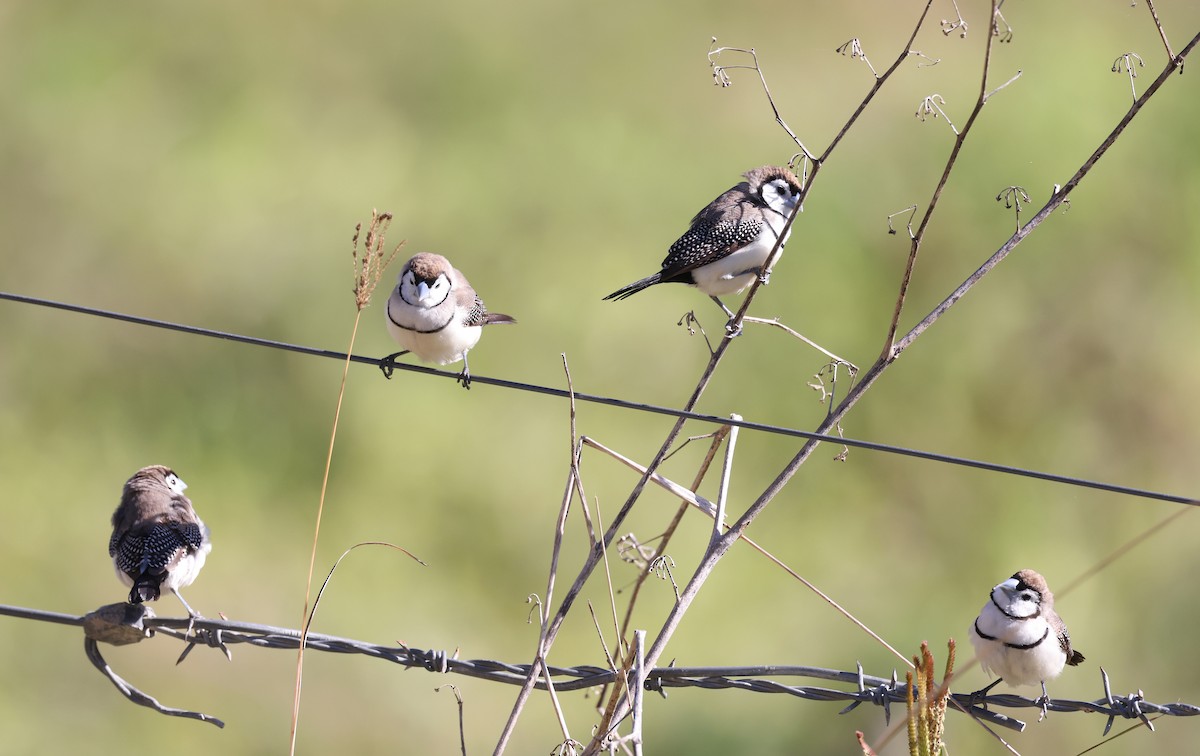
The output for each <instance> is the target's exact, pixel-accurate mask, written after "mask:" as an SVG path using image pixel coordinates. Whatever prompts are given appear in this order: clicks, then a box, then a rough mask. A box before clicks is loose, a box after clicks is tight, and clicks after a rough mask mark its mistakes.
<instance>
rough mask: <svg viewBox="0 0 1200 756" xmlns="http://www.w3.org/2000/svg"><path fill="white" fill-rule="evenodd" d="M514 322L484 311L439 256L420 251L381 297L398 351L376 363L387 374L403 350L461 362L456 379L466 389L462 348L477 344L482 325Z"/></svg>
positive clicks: (464, 279) (467, 373) (465, 283)
mask: <svg viewBox="0 0 1200 756" xmlns="http://www.w3.org/2000/svg"><path fill="white" fill-rule="evenodd" d="M516 322H517V321H516V320H515V319H514V318H512V317H510V316H508V315H501V314H500V313H497V312H488V310H487V307H485V306H484V304H483V300H482V299H480V298H479V295H478V294H476V293H475V290H474V289H473V288H471V284H470V283H469V282H468V281H467V277H466V276H464V275H463V274H462V271H460V270H458V269H457V268H455V267H454V266H453V265H451V264H450V261H449V260H447V259H446V258H445V257H442V256H441V255H435V254H432V253H430V252H421V253H420V254H417V255H414V256H413V257H412V259H410V260H409V261H408V262H406V263H404V268H403V269H401V271H400V275H399V277H398V279H397V281H396V288H394V289H392V294H391V296H390V297H388V301H387V327H388V332H389V333H390V334H391V335H392V338H393V339H395V340H396V342H397V343H398V344H400V346H402V347H404V351H401V352H396V353H395V354H390V355H388V356H387V357H384V358H383V360H382V362H381V363H380V365H379V367H380V369H381V370H383V374H384V375H385V376H386V377H388V378H391V377H392V370H394V369H395V366H396V358H397V357H399V356H401V355H404V354H408V353H409V352H412V353H413V354H415V355H416V356H417V357H419V358H420V359H422V360H424V361H425V362H434V363H437V364H439V365H448V364H450V363H452V362H458V361H459V360H462V363H463V369H462V372H461V373H459V376H458V381H459V383H461V384H462V386H463V388H466V389H469V388H471V373H470V366H469V364H468V362H467V352H469V351H471V348H472V347H474V346H475V345H476V344H478V343H479V337H480V336H481V335H482V334H483V327H484V326H485V325H492V324H494V323H516Z"/></svg>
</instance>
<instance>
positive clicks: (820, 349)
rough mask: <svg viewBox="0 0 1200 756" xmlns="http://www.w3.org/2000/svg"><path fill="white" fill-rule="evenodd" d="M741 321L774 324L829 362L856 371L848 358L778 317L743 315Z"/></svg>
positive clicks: (855, 366) (856, 368)
mask: <svg viewBox="0 0 1200 756" xmlns="http://www.w3.org/2000/svg"><path fill="white" fill-rule="evenodd" d="M742 322H743V323H760V324H762V325H769V326H775V327H776V328H780V329H783V331H784V332H786V333H787V334H788V335H790V336H792V337H793V338H796V339H799V340H800V341H803V342H804V343H805V344H808V345H809V346H810V347H812V348H813V349H816V350H817V351H818V352H820V353H821V354H823V355H825V356H826V357H828V358H829V359H830V361H831V362H834V363H841V364H843V365H848V366H849V367H850V369H851V371H853V372H852V373H851V374H853V373H856V372H858V366H857V365H855V364H854V363H853V362H851V361H850V360H844V359H842V358H841V357H838V356H837V355H836V354H834V353H833V352H831V351H829V350H828V349H826V348H825V347H823V346H821V345H820V344H818V343H817V342H815V341H813V340H812V339H810V338H808V337H807V336H805V335H804V334H802V333H800V332H799V331H797V330H795V329H794V328H791V327H789V326H786V325H784V324H783V323H781V322H779V318H752V317H745V318H742Z"/></svg>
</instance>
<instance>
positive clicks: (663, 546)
mask: <svg viewBox="0 0 1200 756" xmlns="http://www.w3.org/2000/svg"><path fill="white" fill-rule="evenodd" d="M729 427H730V426H728V425H723V426H721V428H720V429H719V430H718V431H717V432H716V433H715V434H714V435H713V438H712V443H711V444H709V447H708V452H707V454H705V455H704V460H703V461H702V462H701V463H700V469H699V471H697V473H696V477H695V479H694V480H693V481H692V486H691V489H690V490H691V492H692V493H693V494H694V493H695V492H696V491H697V490H699V488H700V484H701V483H703V482H704V477H705V476H706V475H707V474H708V468H709V466H710V465H712V462H713V460H714V459H716V456H717V450H718V449H720V448H721V442H722V441H723V440H724V439H725V436H726V435H727V434H728V433H729ZM583 443H586V444H588V445H589V446H593V447H596V448H600V447H598V446H597V445H596V444H595V443H594V442H593V440H592V439H590V438H587V437H586V436H585V437H584V438H583ZM601 451H606V452H607V451H609V450H607V449H604V448H601ZM633 467H634V469H636V470H638V472H644V470H641V469H638V467H637V466H636V465H633ZM688 506H689V504H688V502H686V501H685V502H684V503H683V504H681V505H680V506H679V509H677V510H675V516H674V517H672V518H671V522H670V523H669V524H668V525H667V529H666V530H665V531H664V532H663V535H662V538H661V539H659V542H658V547H657V548H656V549H655V551H654V556H653V557H651V558H650V559H647V560H646V567H645V569H643V570H642V571H641V573H640V574H639V575H638V577H637V581H636V582H635V583H634V585H633V591H632V592H631V593H630V596H629V601H628V602H627V603H626V606H625V617H624V619H623V620H622V621H621V630H620V635H619V637H620V638H625V637H627V636H628V634H629V625H630V624H631V623H632V622H633V610H634V607H636V606H637V601H638V596H639V595H641V591H642V586H643V585H645V583H646V579H647V578H649V577H650V574H651V573H652V572H653V565H654V560H655V559H657V558H658V557H660V556H662V555H663V554H665V553H666V552H667V545H668V544H669V543H670V542H671V537H672V536H673V535H675V530H676V529H677V528H678V527H679V523H680V522H682V521H683V515H684V513H685V512H687V509H688ZM642 648H643V650H644V649H645V644H644V643H643V645H642ZM622 687H623V686H622V684H621V681H620V680H618V681H617V682H616V684H615V685H614V687H613V691H612V695H611V696H610V697H609V701H608V705H607V706H606V707H605V708H604V714H603V716H602V717H601V718H600V723H599V724H598V725H597V729H598V730H604V731H606V730H607V729H608V723H609V722H610V721H611V718H612V714H613V712H614V711H615V707H616V705H617V701H618V698H619V696H620V695H621V691H622ZM601 697H602V698H603V694H601Z"/></svg>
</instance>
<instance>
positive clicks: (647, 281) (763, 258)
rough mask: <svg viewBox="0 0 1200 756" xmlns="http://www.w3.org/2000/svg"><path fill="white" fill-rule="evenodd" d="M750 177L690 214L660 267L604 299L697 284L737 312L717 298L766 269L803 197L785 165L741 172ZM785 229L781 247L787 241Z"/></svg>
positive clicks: (764, 274) (739, 288) (727, 311)
mask: <svg viewBox="0 0 1200 756" xmlns="http://www.w3.org/2000/svg"><path fill="white" fill-rule="evenodd" d="M743 175H744V176H745V177H746V180H745V181H743V182H741V183H740V184H738V185H737V186H734V187H733V188H731V189H729V190H728V191H727V192H725V193H724V194H722V195H721V196H720V197H717V198H716V199H715V200H713V201H712V202H710V203H709V204H708V206H707V207H705V208H704V209H703V210H701V211H700V212H699V213H697V214H696V217H695V218H692V222H691V225H690V227H689V228H688V230H687V231H685V232H684V234H683V236H681V237H679V239H678V240H677V241H676V242H675V243H674V244H672V245H671V248H670V249H669V250H667V256H666V259H664V260H663V261H662V270H660V271H659V272H658V273H655V274H654V275H651V276H647V277H646V278H643V279H641V280H639V281H634V282H633V283H631V284H629V285H628V286H625V287H622V288H620V289H617V290H616V291H614V292H613V293H612V294H609V295H608V296H607V297H605V299H617V300H620V299H625V298H626V297H629V296H633V295H634V294H637V293H638V292H639V291H641V290H642V289H646V288H649V287H651V286H654V285H655V284H660V283H685V284H690V285H692V286H695V287H696V288H698V289H699V290H700V291H702V292H704V293H705V294H707V295H708V296H709V297H711V298H712V300H713V301H714V302H716V303H717V306H719V307H720V308H721V309H722V310H723V311H724V312H725V314H726V315H727V316H729V317H730V318H732V317H733V312H732V311H730V309H729V308H728V307H726V306H725V304H724V303H723V302H722V301H721V300H720V299H719V298H718V297H721V296H723V295H726V294H736V293H738V292H740V291H742V290H743V289H745V288H746V287H747V286H749V285H750V284H751V283H752V282H753V281H754V279H755V277H758V276H761V277H762V280H763V282H764V283H766V281H767V278H768V277H769V276H770V271H768V270H763V266H764V265H766V263H767V258H768V257H769V256H770V254H771V250H772V249H773V248H774V247H775V243H776V240H778V239H779V235H780V234H781V233H783V227H784V225H786V223H787V219H788V216H789V215H791V213H792V210H793V208H795V207H796V203H797V202H798V201H799V199H800V192H801V190H802V187H801V185H800V180H799V179H797V178H796V175H795V174H793V173H792V172H791V171H789V170H788V169H786V168H780V167H778V166H773V165H764V166H762V167H761V168H755V169H754V170H752V171H747V172H746V173H745V174H743ZM790 233H791V231H790V229H789V231H788V234H785V235H784V237H783V239H782V241H780V242H779V247H780V249H782V248H783V244H784V243H786V242H787V236H788V235H789V234H790Z"/></svg>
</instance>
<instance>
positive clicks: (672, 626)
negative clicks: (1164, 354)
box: [589, 33, 1200, 753]
mask: <svg viewBox="0 0 1200 756" xmlns="http://www.w3.org/2000/svg"><path fill="white" fill-rule="evenodd" d="M989 38H990V37H989ZM1198 43H1200V33H1197V35H1196V36H1195V37H1193V38H1192V40H1191V41H1190V42H1189V43H1188V45H1187V46H1186V47H1185V48H1184V50H1183V51H1182V52H1181V53H1180V54H1179V56H1178V57H1177V58H1176V60H1174V61H1172V62H1171V63H1170V64H1169V65H1168V66H1167V67H1166V69H1164V71H1163V72H1162V73H1161V74H1160V75H1159V77H1158V78H1157V79H1155V81H1154V83H1153V84H1151V86H1150V87H1149V88H1148V89H1147V90H1146V92H1145V93H1144V94H1143V95H1142V96H1141V97H1140V98H1138V99H1137V100H1136V101H1135V103H1134V106H1133V107H1132V108H1131V110H1130V112H1129V113H1127V114H1126V115H1125V116H1124V117H1123V118H1122V119H1121V121H1120V122H1119V123H1118V124H1117V126H1116V127H1114V129H1113V131H1112V132H1111V133H1110V134H1109V136H1108V137H1106V138H1105V140H1104V141H1103V142H1102V143H1101V145H1100V146H1099V147H1098V148H1097V149H1096V150H1095V152H1093V153H1092V155H1091V156H1089V157H1088V159H1087V160H1086V161H1085V162H1084V164H1083V165H1082V166H1081V167H1080V169H1079V170H1078V171H1077V172H1076V173H1075V175H1074V176H1072V177H1071V179H1070V180H1069V181H1068V182H1067V183H1066V184H1065V185H1064V186H1063V188H1062V189H1061V190H1060V191H1059V192H1058V193H1056V194H1055V195H1054V196H1053V197H1052V198H1051V200H1050V201H1049V202H1048V203H1047V205H1046V206H1045V207H1043V208H1042V210H1041V211H1039V212H1038V213H1037V215H1035V216H1034V217H1033V218H1031V219H1030V220H1029V221H1028V222H1027V223H1026V224H1025V226H1023V227H1022V228H1021V229H1019V231H1018V232H1017V233H1015V234H1014V235H1013V236H1012V237H1011V238H1010V239H1009V240H1008V241H1007V242H1005V244H1004V245H1003V246H1002V247H1001V248H1000V250H998V251H997V252H996V253H994V254H993V255H992V257H990V258H989V259H988V261H987V262H986V263H985V264H984V266H983V267H981V268H980V269H979V270H978V271H976V273H974V274H972V275H971V276H970V277H969V278H968V279H967V280H966V281H965V282H964V283H963V284H962V285H960V286H959V287H958V288H957V289H955V291H954V292H953V293H952V294H951V295H950V296H949V297H947V299H946V300H944V301H943V302H942V303H941V304H939V305H938V306H937V307H936V308H934V310H933V312H931V313H930V314H929V315H927V316H926V317H925V318H924V319H922V321H921V322H920V323H918V324H917V325H916V326H914V327H913V329H912V330H910V331H909V332H908V333H907V334H906V335H905V336H904V337H903V338H902V339H900V340H899V341H897V342H896V344H895V346H894V347H893V348H892V349H890V350H885V352H884V354H883V355H881V356H880V358H879V359H878V360H876V362H875V363H874V364H873V365H872V366H871V367H870V368H869V369H868V370H867V372H866V373H865V374H864V375H863V377H862V379H861V380H860V382H859V384H858V385H857V386H855V387H854V388H853V389H852V390H851V391H850V393H849V394H847V396H846V398H845V399H843V400H842V402H841V404H839V405H838V407H837V408H835V409H834V410H833V411H832V412H831V413H830V414H829V415H828V416H827V417H826V418H825V419H824V420H823V421H822V423H821V424H820V425H819V426H818V432H819V433H822V434H825V433H828V432H829V431H830V430H831V429H832V428H833V427H834V426H835V425H836V423H838V422H840V421H841V419H842V418H843V417H844V416H845V415H846V413H848V412H849V411H850V409H852V408H853V407H854V405H855V404H857V402H858V400H859V399H860V398H861V397H862V396H863V394H864V393H866V392H867V391H868V390H869V389H870V388H871V386H873V385H874V383H875V381H876V380H877V379H878V378H879V376H880V375H881V374H882V373H883V371H884V370H886V369H887V367H888V366H890V365H891V363H892V362H894V361H895V359H896V358H897V357H899V355H900V354H901V353H902V352H903V351H904V350H905V349H907V348H908V347H909V346H911V344H912V343H913V342H914V341H915V340H916V339H917V338H919V337H920V336H921V334H923V333H924V332H925V331H926V330H928V328H929V327H930V326H931V325H932V324H933V323H935V322H936V321H937V320H938V319H939V318H940V317H941V316H942V315H943V314H944V313H945V312H946V311H947V310H949V309H950V307H952V306H953V305H954V304H955V303H956V302H957V301H958V300H959V299H961V298H962V296H963V295H964V294H965V293H966V292H967V291H969V290H970V289H971V288H973V287H974V286H975V284H977V283H978V282H979V280H981V279H982V277H983V276H984V275H986V274H987V272H989V271H990V270H992V269H993V268H994V267H995V266H996V265H997V264H999V262H1000V261H1001V260H1003V259H1004V257H1006V256H1007V255H1008V254H1009V252H1011V251H1012V249H1013V248H1015V247H1016V245H1017V244H1019V243H1020V242H1021V241H1022V240H1023V239H1024V238H1025V237H1026V236H1028V235H1029V233H1031V232H1032V231H1033V230H1034V229H1035V228H1037V226H1039V225H1040V224H1041V223H1042V221H1044V220H1045V219H1046V218H1047V217H1049V215H1050V213H1051V212H1053V211H1054V210H1055V209H1056V208H1057V207H1059V206H1060V205H1061V204H1062V203H1063V202H1064V201H1065V200H1066V198H1067V195H1069V194H1070V192H1071V191H1072V190H1073V189H1074V188H1075V187H1076V186H1077V185H1078V184H1079V182H1080V181H1081V180H1082V179H1083V177H1084V176H1086V175H1087V173H1088V172H1089V171H1090V170H1091V168H1092V167H1093V166H1094V165H1095V163H1096V162H1097V161H1098V160H1099V159H1100V158H1101V157H1102V156H1103V155H1104V154H1105V153H1106V152H1107V151H1108V149H1109V148H1110V147H1111V146H1112V144H1113V143H1115V141H1116V140H1117V139H1118V138H1119V137H1120V135H1121V134H1122V133H1123V132H1124V130H1125V128H1126V127H1127V126H1128V125H1129V123H1130V122H1131V121H1132V120H1133V118H1134V117H1135V116H1136V115H1137V113H1138V112H1140V110H1141V108H1142V107H1144V106H1145V104H1146V102H1148V101H1149V99H1150V97H1152V96H1153V95H1154V93H1155V92H1157V91H1158V89H1159V88H1160V87H1161V86H1162V85H1163V83H1165V82H1166V80H1167V77H1169V76H1170V75H1171V74H1172V73H1174V71H1175V70H1176V67H1177V62H1179V61H1182V60H1183V59H1184V58H1186V57H1187V55H1188V54H1190V53H1191V51H1192V50H1193V49H1194V48H1195V46H1196V45H1197V44H1198ZM989 44H990V42H989ZM986 86H987V83H986V76H985V77H984V82H983V84H982V86H981V92H985V93H986V91H987V89H986ZM981 99H982V98H981ZM977 110H978V108H977ZM973 117H974V116H973ZM943 183H944V182H943ZM939 186H940V184H939ZM939 191H940V189H939ZM818 443H819V442H818V441H808V442H806V443H805V444H804V446H803V447H801V449H800V451H799V452H798V453H797V454H796V455H795V457H793V458H792V460H791V461H790V462H789V463H788V464H787V465H786V466H785V467H784V469H783V470H782V471H781V472H780V473H779V475H778V476H776V478H775V479H774V480H773V481H772V482H771V484H770V485H769V486H768V487H767V488H766V490H764V491H763V493H762V494H761V495H760V496H759V497H758V499H756V500H755V501H754V503H753V504H751V505H750V507H749V508H748V509H747V510H746V512H745V513H744V514H743V515H742V516H741V517H740V518H738V520H737V521H736V522H735V523H734V524H733V525H732V526H731V527H730V528H729V530H728V531H727V532H726V533H725V535H724V536H723V537H722V538H721V539H720V540H718V541H717V542H716V543H715V544H713V545H712V547H710V548H709V549H708V551H707V552H706V553H705V555H704V557H703V558H702V560H701V562H700V565H699V566H698V567H697V568H696V571H695V572H694V574H693V575H692V578H691V579H690V580H689V581H688V583H687V585H685V586H684V589H683V590H682V591H681V592H680V597H679V600H678V601H676V603H675V605H674V607H673V608H672V609H671V612H670V613H669V614H668V616H667V618H666V620H665V621H664V623H663V627H662V629H661V630H660V631H659V634H658V635H657V637H656V638H655V640H654V642H653V644H652V645H651V647H650V649H649V650H648V651H647V653H646V664H647V665H649V666H653V665H654V664H656V663H657V661H658V659H659V658H660V657H661V655H662V653H663V652H664V651H665V649H666V644H667V642H668V641H669V640H670V638H671V636H672V635H673V634H674V632H675V630H676V629H677V628H678V626H679V623H680V621H681V620H682V618H683V615H684V614H685V613H686V612H687V610H688V608H689V607H690V606H691V603H692V602H693V601H694V600H695V598H696V596H697V595H698V593H699V590H700V588H701V586H703V584H704V582H705V580H707V578H708V576H709V574H710V573H711V572H712V570H713V569H714V568H715V566H716V564H717V563H718V562H719V561H720V560H721V558H722V557H723V556H724V555H725V553H726V552H727V551H728V550H729V548H730V547H732V545H733V544H734V543H735V542H736V541H737V540H738V539H739V538H740V537H741V536H742V534H743V533H744V531H745V530H746V528H748V527H749V526H750V523H751V522H753V521H754V519H755V518H756V517H757V516H758V514H759V513H760V512H761V511H762V510H763V509H764V508H765V507H766V506H767V504H769V503H770V502H771V501H772V500H773V499H774V498H775V497H776V496H777V495H778V494H779V492H780V491H782V490H783V487H784V486H786V485H787V483H788V482H789V481H790V480H791V478H792V477H793V476H794V475H795V473H796V471H797V470H799V468H800V467H801V466H802V465H803V464H804V462H806V461H807V460H808V458H809V457H810V456H811V455H812V453H813V451H814V450H815V449H816V446H817V444H818ZM624 714H625V712H619V715H620V716H623V715H624ZM593 745H595V743H593ZM590 748H591V747H589V749H590ZM589 752H593V753H594V752H595V751H594V750H590V751H589Z"/></svg>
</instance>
